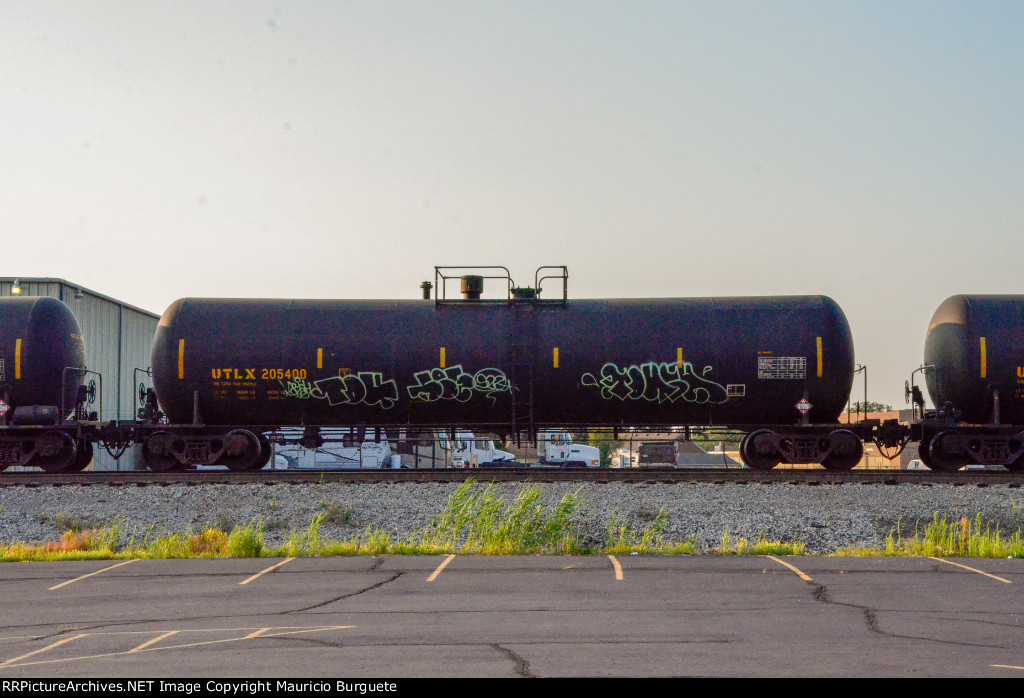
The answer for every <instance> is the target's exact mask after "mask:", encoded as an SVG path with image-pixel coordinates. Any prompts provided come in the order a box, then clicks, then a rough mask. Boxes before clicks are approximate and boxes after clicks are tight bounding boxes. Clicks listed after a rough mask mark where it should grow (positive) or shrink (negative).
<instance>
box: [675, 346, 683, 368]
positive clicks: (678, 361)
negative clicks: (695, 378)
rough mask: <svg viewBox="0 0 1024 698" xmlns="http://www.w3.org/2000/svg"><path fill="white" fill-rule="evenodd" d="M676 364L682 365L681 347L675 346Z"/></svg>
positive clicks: (680, 366)
mask: <svg viewBox="0 0 1024 698" xmlns="http://www.w3.org/2000/svg"><path fill="white" fill-rule="evenodd" d="M676 366H678V367H679V368H682V367H683V348H682V347H676Z"/></svg>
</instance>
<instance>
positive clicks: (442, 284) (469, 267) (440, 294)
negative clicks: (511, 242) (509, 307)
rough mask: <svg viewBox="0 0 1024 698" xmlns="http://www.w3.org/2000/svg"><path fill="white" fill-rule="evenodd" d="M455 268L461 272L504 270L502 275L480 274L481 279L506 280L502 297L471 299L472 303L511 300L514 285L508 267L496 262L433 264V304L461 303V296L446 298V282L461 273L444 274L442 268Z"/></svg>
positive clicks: (459, 276)
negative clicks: (451, 264)
mask: <svg viewBox="0 0 1024 698" xmlns="http://www.w3.org/2000/svg"><path fill="white" fill-rule="evenodd" d="M448 269H455V270H458V271H462V272H472V271H483V270H488V269H492V270H498V269H500V270H502V271H504V272H505V274H504V275H497V274H495V275H480V276H481V278H482V279H505V281H506V282H507V288H506V290H505V298H504V299H498V298H494V299H478V300H475V301H473V302H474V303H488V302H490V303H494V302H498V303H507V302H509V301H511V300H512V289H513V288H514V287H515V282H514V281H513V280H512V272H510V271H509V270H508V267H504V266H501V265H498V264H459V265H453V266H443V267H441V266H435V267H434V305H440V304H442V303H461V302H463V299H461V298H448V289H447V282H448V281H449V280H451V279H460V278H462V276H463V275H462V274H460V275H458V276H446V275H445V274H443V273H442V270H448Z"/></svg>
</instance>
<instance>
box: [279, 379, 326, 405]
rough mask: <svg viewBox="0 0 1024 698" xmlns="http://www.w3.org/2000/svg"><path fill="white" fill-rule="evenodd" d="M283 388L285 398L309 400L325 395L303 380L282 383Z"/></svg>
mask: <svg viewBox="0 0 1024 698" xmlns="http://www.w3.org/2000/svg"><path fill="white" fill-rule="evenodd" d="M280 383H281V387H282V388H283V389H284V391H283V393H282V394H283V395H284V397H293V398H296V399H298V400H309V399H310V398H320V399H322V398H323V397H324V395H323V393H322V392H320V390H319V389H318V388H317V387H316V386H315V385H313V384H312V383H308V382H306V381H305V380H303V379H302V378H296V379H294V380H290V381H280Z"/></svg>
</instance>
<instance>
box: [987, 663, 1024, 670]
mask: <svg viewBox="0 0 1024 698" xmlns="http://www.w3.org/2000/svg"><path fill="white" fill-rule="evenodd" d="M989 666H991V667H995V668H997V669H1024V666H1014V665H1013V664H989Z"/></svg>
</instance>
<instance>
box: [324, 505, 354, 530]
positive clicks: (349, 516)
mask: <svg viewBox="0 0 1024 698" xmlns="http://www.w3.org/2000/svg"><path fill="white" fill-rule="evenodd" d="M320 507H321V508H322V509H323V510H324V523H327V524H339V525H341V526H350V525H352V524H354V523H355V520H354V515H355V509H354V508H353V506H352V505H351V504H343V503H342V502H331V503H330V504H328V503H327V502H321V503H320Z"/></svg>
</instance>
